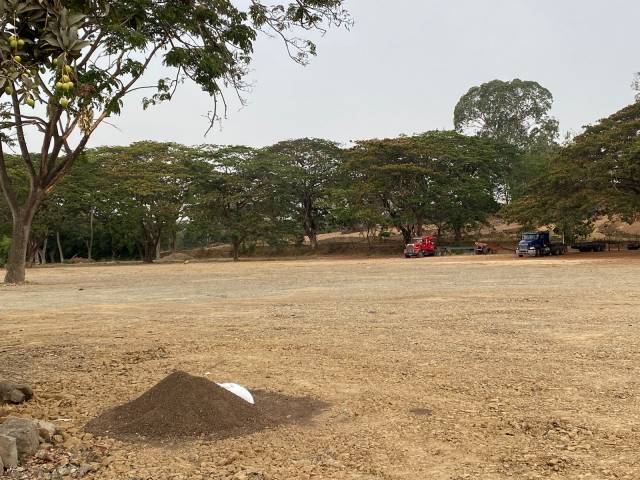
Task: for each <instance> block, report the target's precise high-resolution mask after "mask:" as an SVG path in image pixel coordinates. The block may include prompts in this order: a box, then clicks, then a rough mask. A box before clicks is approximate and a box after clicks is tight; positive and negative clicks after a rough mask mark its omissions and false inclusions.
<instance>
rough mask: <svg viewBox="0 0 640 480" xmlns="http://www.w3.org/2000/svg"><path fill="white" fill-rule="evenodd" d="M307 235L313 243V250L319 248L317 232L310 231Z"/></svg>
mask: <svg viewBox="0 0 640 480" xmlns="http://www.w3.org/2000/svg"><path fill="white" fill-rule="evenodd" d="M307 236H308V237H309V242H310V243H311V250H313V251H315V250H318V235H317V234H316V232H309V233H308V234H307Z"/></svg>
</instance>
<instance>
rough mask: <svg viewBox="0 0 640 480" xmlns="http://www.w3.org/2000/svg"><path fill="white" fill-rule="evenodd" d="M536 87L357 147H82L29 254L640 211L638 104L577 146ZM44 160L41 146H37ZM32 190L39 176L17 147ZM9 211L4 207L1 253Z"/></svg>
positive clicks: (148, 250)
mask: <svg viewBox="0 0 640 480" xmlns="http://www.w3.org/2000/svg"><path fill="white" fill-rule="evenodd" d="M551 104H552V97H551V94H550V92H548V91H547V90H546V89H544V88H543V87H541V86H540V85H538V84H537V83H535V82H523V81H520V80H514V81H512V82H500V81H493V82H489V83H487V84H484V85H481V86H479V87H474V88H472V89H471V90H470V91H469V92H468V93H467V94H466V95H465V96H463V97H462V98H461V100H460V102H459V103H458V105H457V106H456V109H455V125H456V131H432V132H427V133H424V134H420V135H413V136H401V137H398V138H394V139H383V140H377V139H375V140H365V141H359V142H356V143H355V144H354V145H353V146H352V147H351V148H349V149H343V148H341V147H340V146H339V145H338V144H336V143H334V142H332V141H328V140H321V139H299V140H291V141H285V142H281V143H278V144H276V145H273V146H270V147H266V148H261V149H254V148H249V147H243V146H235V147H219V146H210V145H207V146H201V147H187V146H183V145H177V144H173V143H154V142H140V143H136V144H133V145H131V146H128V147H104V148H98V149H91V150H88V151H86V152H84V154H83V155H81V156H80V157H79V159H78V161H77V162H76V165H75V166H74V169H73V171H72V172H71V173H70V174H69V175H68V176H67V177H66V178H65V180H64V181H62V182H61V183H60V185H58V187H57V188H56V189H55V190H54V191H53V192H51V193H50V194H49V195H48V196H47V198H46V200H44V202H43V204H42V206H41V208H40V210H39V213H38V215H37V216H36V218H35V222H34V225H33V228H32V231H31V235H30V240H29V243H28V247H27V257H28V258H29V259H30V260H31V261H41V262H42V261H47V260H49V261H51V260H53V259H55V260H59V261H63V260H64V259H65V258H68V257H69V256H73V255H81V256H86V257H88V258H89V259H94V258H142V259H143V260H144V261H146V262H151V261H152V260H153V259H154V258H155V257H156V256H157V254H158V251H159V248H160V246H161V245H164V246H165V247H169V248H171V249H173V250H175V249H176V247H177V245H178V239H180V240H181V242H182V245H181V246H184V247H195V246H205V245H209V244H211V243H214V242H225V243H229V244H231V245H232V247H233V254H234V258H235V259H237V258H238V254H239V252H240V249H241V246H242V245H246V244H247V243H252V244H255V243H256V242H263V243H266V244H270V245H281V244H285V243H300V242H301V241H302V240H303V239H304V237H305V236H306V237H307V238H308V239H309V242H310V244H311V248H313V249H315V248H317V246H318V240H317V239H318V234H319V233H321V232H323V231H328V230H335V229H338V228H352V227H359V228H363V229H365V230H366V231H367V232H372V231H375V230H379V229H380V227H383V228H384V227H393V228H395V229H397V230H398V231H400V232H401V233H402V236H403V238H404V240H405V242H409V241H410V240H411V238H412V237H414V236H416V235H420V234H422V233H423V229H424V226H425V225H430V226H433V227H432V228H434V229H435V233H436V234H437V235H438V236H442V235H443V234H444V233H450V234H451V235H452V236H453V237H454V238H455V240H460V239H461V238H462V236H463V233H464V232H465V231H466V230H468V229H473V228H475V227H477V226H478V225H481V224H483V223H485V222H486V221H487V219H488V218H489V217H490V216H492V215H495V214H497V213H499V214H501V215H502V216H503V217H505V218H506V219H508V220H512V221H516V222H519V223H521V224H522V225H523V226H524V227H525V228H535V227H538V226H542V225H550V226H553V227H555V228H556V229H557V230H558V231H559V232H561V233H563V234H564V235H565V236H567V237H569V238H570V237H573V236H576V235H586V234H588V233H590V232H591V230H592V226H593V222H594V221H595V220H596V219H597V218H599V217H601V216H603V215H618V216H622V217H623V218H624V219H627V220H629V221H633V220H635V219H636V218H637V216H638V213H639V212H640V187H639V185H640V161H639V158H640V153H639V152H640V144H639V139H638V132H640V103H635V104H633V105H631V106H629V107H627V108H625V109H623V110H622V111H620V112H618V113H616V114H614V115H613V116H611V117H610V118H607V119H605V120H602V121H601V122H599V123H598V124H596V125H594V126H591V127H588V128H587V129H586V130H585V132H584V133H583V134H582V135H580V136H578V137H576V138H575V139H573V140H570V141H567V142H566V143H565V144H564V145H559V144H558V143H557V138H558V125H557V122H556V121H555V120H554V119H553V118H552V117H550V116H549V115H548V112H549V109H550V108H551ZM33 158H35V159H37V155H33ZM5 161H6V163H7V171H8V173H9V174H10V176H11V177H12V178H13V179H14V184H15V185H21V186H22V188H21V189H17V195H18V197H19V198H27V197H28V194H29V192H28V185H29V182H28V178H29V175H28V171H27V170H26V169H25V168H24V164H23V162H21V161H20V158H18V157H11V156H7V157H6V160H5ZM10 224H11V223H10V212H9V210H8V209H7V208H5V207H4V206H2V207H0V238H2V240H0V258H1V257H2V256H3V251H4V252H5V255H6V251H7V249H8V240H7V238H8V237H9V236H10V233H11V231H10Z"/></svg>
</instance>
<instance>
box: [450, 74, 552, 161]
mask: <svg viewBox="0 0 640 480" xmlns="http://www.w3.org/2000/svg"><path fill="white" fill-rule="evenodd" d="M552 105H553V95H552V94H551V92H550V91H549V90H547V89H546V88H544V87H542V86H541V85H540V84H539V83H537V82H531V81H523V80H519V79H515V80H512V81H510V82H504V81H501V80H493V81H491V82H488V83H484V84H482V85H480V86H477V87H472V88H471V89H470V90H469V91H468V92H467V93H466V94H465V95H464V96H462V98H461V99H460V101H459V102H458V104H457V105H456V107H455V110H454V120H453V122H454V125H455V129H456V130H457V131H458V132H461V133H467V134H471V135H479V136H482V137H488V138H492V139H494V140H498V141H500V142H503V143H507V144H509V145H513V146H514V147H517V148H519V149H520V150H522V151H530V150H532V149H537V148H541V147H545V146H549V145H552V144H553V143H554V142H555V140H556V138H557V136H558V122H557V120H556V119H554V118H553V117H551V116H550V115H549V111H550V110H551V107H552Z"/></svg>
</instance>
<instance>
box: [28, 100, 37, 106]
mask: <svg viewBox="0 0 640 480" xmlns="http://www.w3.org/2000/svg"><path fill="white" fill-rule="evenodd" d="M35 104H36V102H35V100H34V99H33V98H27V105H29V106H30V107H31V108H33V106H34V105H35Z"/></svg>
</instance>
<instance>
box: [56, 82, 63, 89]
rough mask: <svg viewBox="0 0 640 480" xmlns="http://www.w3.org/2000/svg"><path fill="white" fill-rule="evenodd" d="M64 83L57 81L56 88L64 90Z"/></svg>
mask: <svg viewBox="0 0 640 480" xmlns="http://www.w3.org/2000/svg"><path fill="white" fill-rule="evenodd" d="M64 85H65V84H64V83H62V82H56V90H62V89H63V88H64Z"/></svg>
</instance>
